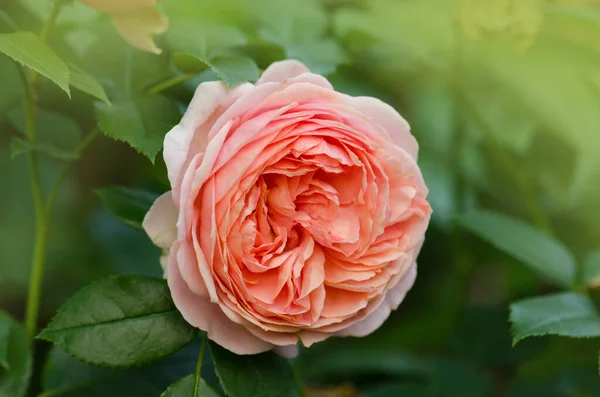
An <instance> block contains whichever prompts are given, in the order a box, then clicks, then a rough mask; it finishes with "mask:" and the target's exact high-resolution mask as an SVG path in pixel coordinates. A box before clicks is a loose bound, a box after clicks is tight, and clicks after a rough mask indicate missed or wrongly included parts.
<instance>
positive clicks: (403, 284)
mask: <svg viewBox="0 0 600 397" xmlns="http://www.w3.org/2000/svg"><path fill="white" fill-rule="evenodd" d="M416 277H417V264H416V263H415V264H413V265H412V266H411V267H410V268H409V269H408V271H407V272H406V274H405V275H404V276H403V277H402V279H401V280H400V281H399V282H398V284H396V286H395V287H394V288H392V289H390V290H389V291H388V292H387V295H386V297H385V299H384V301H383V303H382V304H381V306H379V307H378V308H377V309H376V310H375V311H374V312H372V313H371V314H370V315H368V316H367V317H366V318H365V319H364V320H362V321H359V322H357V323H355V324H352V325H351V326H349V327H347V328H344V329H342V330H340V331H338V332H336V335H337V336H356V337H362V336H366V335H369V334H370V333H371V332H373V331H375V330H376V329H377V328H379V327H380V326H381V324H383V322H384V321H385V320H387V318H388V317H389V316H390V313H391V312H392V310H396V309H397V308H398V306H399V305H400V303H401V302H402V300H403V299H404V297H405V296H406V293H407V292H408V291H409V290H410V289H411V288H412V286H413V284H414V282H415V279H416Z"/></svg>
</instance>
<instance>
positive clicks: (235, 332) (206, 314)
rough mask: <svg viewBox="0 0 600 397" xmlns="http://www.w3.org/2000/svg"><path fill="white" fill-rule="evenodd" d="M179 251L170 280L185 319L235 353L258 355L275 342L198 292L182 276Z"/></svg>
mask: <svg viewBox="0 0 600 397" xmlns="http://www.w3.org/2000/svg"><path fill="white" fill-rule="evenodd" d="M175 252H176V250H175V249H173V250H172V253H171V255H170V256H169V265H168V273H167V274H168V283H169V289H170V290H171V296H172V298H173V302H175V306H177V308H178V309H179V311H180V312H181V315H182V316H183V318H185V320H186V321H187V322H188V323H190V324H191V325H193V326H194V327H197V328H200V329H201V330H203V331H206V333H207V335H208V338H209V339H211V340H213V341H215V342H216V343H218V344H219V345H221V346H223V347H224V348H226V349H227V350H230V351H232V352H233V353H235V354H257V353H262V352H264V351H267V350H270V349H272V348H273V345H272V344H270V343H268V342H265V341H263V340H261V339H259V338H257V337H255V336H253V335H252V334H251V333H250V332H249V331H248V330H246V328H244V327H243V326H241V325H239V324H236V323H234V322H232V321H231V320H230V319H229V318H227V316H225V314H224V313H223V311H222V310H221V308H220V307H219V305H218V304H214V303H210V301H209V300H208V299H207V298H202V297H199V296H198V295H195V294H194V293H193V292H192V291H190V289H189V288H188V286H187V284H186V283H185V281H183V279H182V278H181V274H180V273H179V268H178V267H177V255H176V254H175Z"/></svg>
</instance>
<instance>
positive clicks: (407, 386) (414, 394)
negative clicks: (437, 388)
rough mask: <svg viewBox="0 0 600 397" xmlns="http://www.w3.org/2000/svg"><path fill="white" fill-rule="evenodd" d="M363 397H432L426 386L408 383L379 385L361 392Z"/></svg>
mask: <svg viewBox="0 0 600 397" xmlns="http://www.w3.org/2000/svg"><path fill="white" fill-rule="evenodd" d="M362 395H364V396H365V397H390V396H399V397H400V396H401V397H433V393H431V391H430V390H429V389H428V388H427V385H424V384H419V383H410V382H390V383H381V384H377V385H374V386H372V387H367V388H365V390H363V391H362Z"/></svg>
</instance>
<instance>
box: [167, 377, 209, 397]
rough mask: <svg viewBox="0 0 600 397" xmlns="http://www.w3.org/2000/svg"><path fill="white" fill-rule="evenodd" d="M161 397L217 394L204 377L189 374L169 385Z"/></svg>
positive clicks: (195, 396) (200, 396)
mask: <svg viewBox="0 0 600 397" xmlns="http://www.w3.org/2000/svg"><path fill="white" fill-rule="evenodd" d="M161 397H219V394H218V393H217V392H216V391H214V390H213V388H212V387H210V386H209V384H208V383H206V381H205V380H204V379H202V378H198V379H196V376H195V375H194V374H190V375H188V376H186V377H184V378H182V379H179V380H178V381H177V382H175V383H173V384H172V385H171V386H169V387H168V388H167V390H165V392H164V393H163V394H161Z"/></svg>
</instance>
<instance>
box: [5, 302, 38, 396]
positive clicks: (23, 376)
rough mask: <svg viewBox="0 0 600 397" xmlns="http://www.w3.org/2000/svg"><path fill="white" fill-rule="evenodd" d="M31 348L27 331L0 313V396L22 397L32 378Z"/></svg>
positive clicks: (6, 315)
mask: <svg viewBox="0 0 600 397" xmlns="http://www.w3.org/2000/svg"><path fill="white" fill-rule="evenodd" d="M31 365H32V359H31V347H30V346H29V342H28V341H27V336H26V335H25V330H24V329H23V327H22V326H21V324H19V323H17V322H16V321H15V320H14V319H12V317H10V316H9V315H8V314H6V313H4V312H2V311H0V396H3V397H4V396H6V397H21V396H24V395H25V393H26V392H27V385H28V384H29V377H30V376H31Z"/></svg>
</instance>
